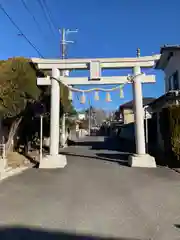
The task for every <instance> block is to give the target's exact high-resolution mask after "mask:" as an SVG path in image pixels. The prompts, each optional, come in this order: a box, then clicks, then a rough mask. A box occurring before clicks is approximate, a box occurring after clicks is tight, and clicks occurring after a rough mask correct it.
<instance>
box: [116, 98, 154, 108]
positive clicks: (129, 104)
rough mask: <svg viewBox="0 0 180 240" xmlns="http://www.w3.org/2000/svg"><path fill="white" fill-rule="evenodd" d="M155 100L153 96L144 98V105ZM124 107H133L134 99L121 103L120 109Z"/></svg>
mask: <svg viewBox="0 0 180 240" xmlns="http://www.w3.org/2000/svg"><path fill="white" fill-rule="evenodd" d="M154 100H155V98H152V97H147V98H143V107H144V106H146V105H149V104H150V103H151V102H153V101H154ZM123 109H133V100H132V101H129V102H127V103H124V104H123V105H121V106H120V110H123Z"/></svg>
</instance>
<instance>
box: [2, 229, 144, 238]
mask: <svg viewBox="0 0 180 240" xmlns="http://www.w3.org/2000/svg"><path fill="white" fill-rule="evenodd" d="M0 239H1V240H12V239H13V240H35V239H37V240H140V239H137V238H124V237H118V238H113V237H108V236H107V237H106V236H105V237H104V236H93V235H79V234H78V233H65V232H57V231H56V232H55V231H51V230H46V229H38V228H37V229H36V228H33V229H32V228H25V227H1V228H0Z"/></svg>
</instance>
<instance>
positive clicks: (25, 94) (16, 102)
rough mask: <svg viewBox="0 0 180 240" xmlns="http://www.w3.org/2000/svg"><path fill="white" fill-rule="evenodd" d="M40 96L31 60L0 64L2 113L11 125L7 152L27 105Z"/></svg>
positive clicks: (10, 60)
mask: <svg viewBox="0 0 180 240" xmlns="http://www.w3.org/2000/svg"><path fill="white" fill-rule="evenodd" d="M39 95H40V89H39V88H38V87H37V85H36V69H35V68H34V67H33V65H32V63H31V61H30V60H29V59H25V58H22V57H18V58H11V59H8V60H7V61H2V62H1V63H0V113H1V116H2V118H3V119H4V120H7V119H8V120H9V121H8V122H9V123H10V126H9V129H10V130H9V135H8V139H7V142H6V150H7V151H9V150H10V147H11V145H12V144H11V143H12V139H13V138H14V135H15V133H16V131H17V129H18V126H19V124H20V122H21V120H22V116H23V112H24V110H25V108H26V106H27V103H28V102H33V101H34V100H37V99H38V97H39Z"/></svg>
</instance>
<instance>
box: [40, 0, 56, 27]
mask: <svg viewBox="0 0 180 240" xmlns="http://www.w3.org/2000/svg"><path fill="white" fill-rule="evenodd" d="M43 3H44V6H45V8H46V12H47V13H48V16H49V19H50V21H51V24H52V25H53V27H54V29H55V30H56V29H58V27H56V24H55V22H54V20H53V17H52V13H51V11H50V10H49V8H48V6H47V3H46V0H43Z"/></svg>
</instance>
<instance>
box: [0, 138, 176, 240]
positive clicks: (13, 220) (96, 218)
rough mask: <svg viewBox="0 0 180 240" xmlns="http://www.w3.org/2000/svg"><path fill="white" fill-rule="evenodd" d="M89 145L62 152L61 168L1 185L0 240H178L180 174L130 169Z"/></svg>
mask: <svg viewBox="0 0 180 240" xmlns="http://www.w3.org/2000/svg"><path fill="white" fill-rule="evenodd" d="M94 140H95V139H92V138H90V139H88V141H86V144H84V145H83V146H81V145H79V146H72V147H69V148H67V149H65V150H64V152H66V153H68V157H67V160H68V165H67V166H66V167H65V168H64V169H56V170H42V169H29V170H28V171H26V172H24V173H22V174H21V175H18V176H15V177H12V178H9V179H7V180H5V181H2V182H1V183H0V225H1V229H0V239H75V238H76V239H119V240H120V239H124V240H128V239H129V240H133V239H137V240H138V239H139V240H140V239H142V240H146V239H147V240H148V239H155V240H175V239H176V240H177V239H180V225H179V224H180V175H179V174H178V173H176V172H174V171H173V170H170V169H167V168H157V169H140V168H129V167H127V166H125V164H124V161H125V160H126V155H123V154H122V155H123V156H124V158H123V159H122V160H121V161H118V159H119V155H118V154H119V153H118V152H113V151H111V152H110V151H107V152H106V151H105V150H101V149H100V150H91V144H92V143H93V142H94ZM101 140H102V139H97V143H98V142H100V141H101ZM88 142H89V143H88ZM101 144H102V143H101ZM102 154H106V157H104V155H102ZM108 154H109V156H110V158H109V159H108ZM74 155H76V156H74ZM113 155H115V156H117V157H116V158H114V161H109V160H111V159H112V156H113ZM102 156H103V157H102ZM119 160H120V159H119ZM84 236H85V237H84ZM93 236H94V237H93ZM20 237H21V238H20Z"/></svg>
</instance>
